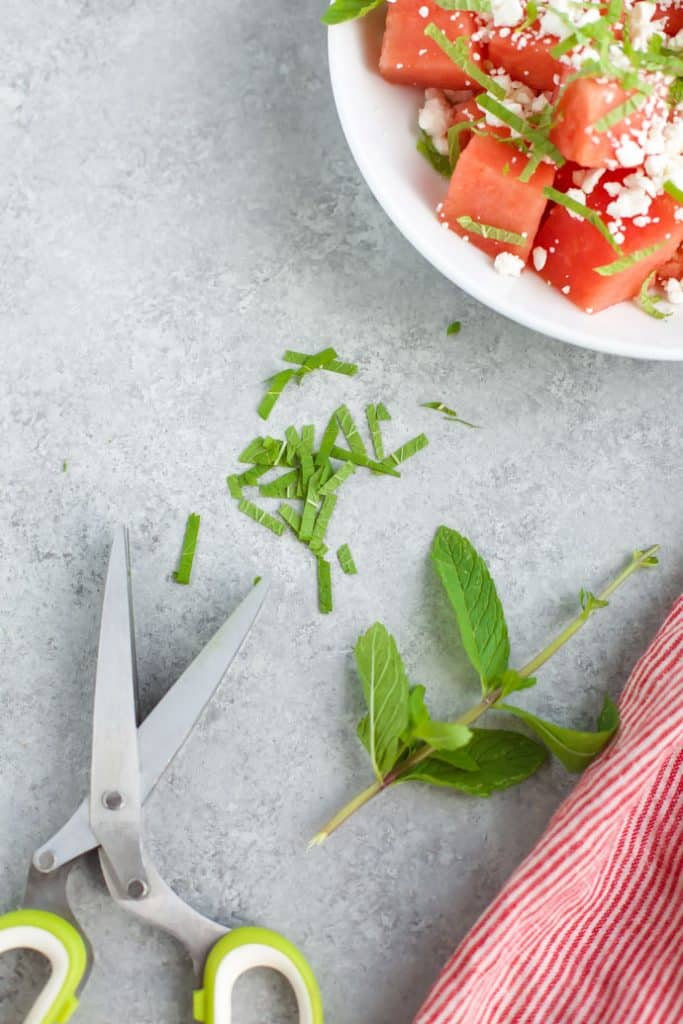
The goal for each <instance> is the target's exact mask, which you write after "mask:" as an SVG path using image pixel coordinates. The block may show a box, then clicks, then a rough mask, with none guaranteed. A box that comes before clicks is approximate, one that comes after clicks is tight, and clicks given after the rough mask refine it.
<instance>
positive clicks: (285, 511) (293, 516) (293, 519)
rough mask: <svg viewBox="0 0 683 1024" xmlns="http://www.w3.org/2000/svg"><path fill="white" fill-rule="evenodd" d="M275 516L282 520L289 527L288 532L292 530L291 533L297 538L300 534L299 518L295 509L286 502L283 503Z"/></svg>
mask: <svg viewBox="0 0 683 1024" xmlns="http://www.w3.org/2000/svg"><path fill="white" fill-rule="evenodd" d="M277 514H278V515H279V516H280V518H281V519H284V521H285V522H286V523H287V526H289V528H290V530H293V532H294V533H295V534H296V536H297V537H298V536H299V534H300V533H301V516H300V515H299V513H298V512H297V511H296V509H295V508H292V506H291V505H288V504H287V503H286V502H283V503H282V505H280V507H279V508H278V510H277Z"/></svg>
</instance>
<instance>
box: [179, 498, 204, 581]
mask: <svg viewBox="0 0 683 1024" xmlns="http://www.w3.org/2000/svg"><path fill="white" fill-rule="evenodd" d="M200 522H201V519H200V516H198V515H196V514H195V513H194V512H190V514H189V516H188V517H187V523H186V524H185V536H184V537H183V547H182V550H181V552H180V560H179V562H178V568H177V569H176V570H175V572H174V573H173V579H174V580H175V581H176V583H184V584H188V583H189V582H190V576H191V575H192V563H193V562H194V553H195V549H196V547H197V536H198V534H199V523H200Z"/></svg>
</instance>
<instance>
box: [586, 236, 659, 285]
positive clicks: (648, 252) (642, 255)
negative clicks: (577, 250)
mask: <svg viewBox="0 0 683 1024" xmlns="http://www.w3.org/2000/svg"><path fill="white" fill-rule="evenodd" d="M663 245H664V242H657V243H656V244H655V245H648V246H647V247H646V248H645V249H638V251H637V252H632V253H630V254H629V255H628V256H622V257H620V258H619V259H618V260H614V262H613V263H605V264H604V265H603V266H602V267H595V268H594V269H595V273H596V274H600V275H601V276H602V277H612V276H613V275H614V274H621V273H622V271H624V270H628V269H629V268H630V267H633V266H635V264H636V263H640V262H641V260H646V259H648V258H649V257H650V256H653V255H654V254H655V253H656V252H657V251H658V250H659V249H661V248H662V246H663Z"/></svg>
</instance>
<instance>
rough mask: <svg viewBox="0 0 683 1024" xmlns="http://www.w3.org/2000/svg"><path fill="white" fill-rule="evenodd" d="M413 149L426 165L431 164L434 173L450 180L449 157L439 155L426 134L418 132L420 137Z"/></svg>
mask: <svg viewBox="0 0 683 1024" xmlns="http://www.w3.org/2000/svg"><path fill="white" fill-rule="evenodd" d="M415 149H416V150H417V151H418V153H419V154H420V155H421V156H423V157H424V158H425V160H426V161H427V163H428V164H431V166H432V167H433V168H434V170H435V171H437V172H438V173H439V174H441V175H443V177H444V178H450V176H451V172H452V170H453V168H452V167H451V161H450V157H448V156H444V154H443V153H439V151H438V149H437V148H436V146H435V145H434V143H433V142H432V139H431V136H429V135H427V132H424V131H422V130H420V137H419V138H418V140H417V142H416V144H415Z"/></svg>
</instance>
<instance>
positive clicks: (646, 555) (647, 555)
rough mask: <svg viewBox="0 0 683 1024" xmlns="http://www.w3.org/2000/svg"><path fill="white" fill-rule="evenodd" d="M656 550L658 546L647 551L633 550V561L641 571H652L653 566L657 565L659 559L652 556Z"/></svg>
mask: <svg viewBox="0 0 683 1024" xmlns="http://www.w3.org/2000/svg"><path fill="white" fill-rule="evenodd" d="M657 550H658V545H655V547H654V548H648V549H647V551H639V550H637V549H636V550H635V551H634V552H633V561H634V562H638V563H639V564H640V568H641V569H643V568H644V569H652V568H654V566H655V565H659V559H658V558H657V556H656V555H655V554H654V551H657Z"/></svg>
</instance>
